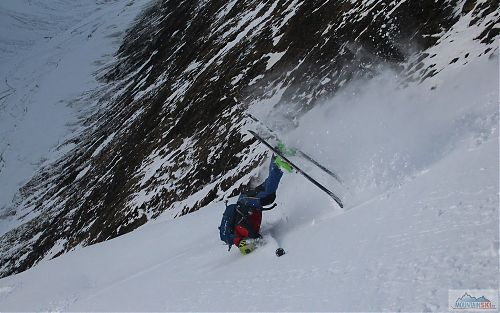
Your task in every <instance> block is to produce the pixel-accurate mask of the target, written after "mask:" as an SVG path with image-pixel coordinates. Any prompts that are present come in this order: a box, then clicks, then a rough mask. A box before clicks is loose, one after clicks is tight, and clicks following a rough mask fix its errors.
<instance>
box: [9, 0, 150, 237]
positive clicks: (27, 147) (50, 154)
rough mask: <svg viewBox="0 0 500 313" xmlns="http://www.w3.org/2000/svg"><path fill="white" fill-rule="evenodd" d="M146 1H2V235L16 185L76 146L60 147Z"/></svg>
mask: <svg viewBox="0 0 500 313" xmlns="http://www.w3.org/2000/svg"><path fill="white" fill-rule="evenodd" d="M148 3H150V0H134V1H70V0H66V1H64V0H60V1H54V0H53V1H28V0H22V1H19V0H2V2H1V3H0V27H1V29H2V32H0V185H1V186H2V187H1V188H0V217H2V218H0V234H3V233H5V232H7V231H8V230H10V229H12V228H13V227H15V225H17V224H18V223H19V222H12V221H13V220H14V219H13V218H12V216H11V214H15V213H14V212H10V211H9V209H10V207H11V206H12V204H13V202H15V201H16V198H15V196H16V193H17V192H18V190H19V188H20V187H21V186H23V185H24V184H25V183H26V182H27V181H28V180H29V179H30V177H32V175H33V174H34V173H35V171H37V170H38V169H40V167H41V166H43V165H45V164H49V163H50V161H53V160H54V159H57V158H58V157H60V156H62V155H64V153H66V152H69V151H70V150H71V148H72V147H73V146H72V145H71V144H66V145H62V144H63V143H65V141H66V140H67V139H68V138H69V137H70V136H77V135H78V125H79V121H80V119H81V118H84V117H85V116H87V115H88V114H89V113H90V112H91V110H92V108H93V107H94V106H95V104H96V99H97V96H96V92H97V91H98V89H99V87H102V84H100V83H98V82H97V80H96V74H97V73H99V71H100V70H102V69H103V68H104V67H105V66H106V65H109V64H110V62H112V61H113V60H114V57H113V55H114V53H115V52H116V50H117V48H118V46H119V44H120V43H121V39H122V37H123V35H124V34H125V33H124V32H125V30H126V29H127V28H129V27H130V26H131V24H132V22H133V20H134V18H135V17H136V16H137V15H138V14H139V12H141V10H142V9H143V8H144V6H145V5H147V4H148ZM14 39H15V40H14ZM14 52H15V53H14ZM108 142H109V141H108ZM84 174H85V173H84V171H82V172H81V173H80V175H79V176H80V177H81V176H83V175H84ZM2 215H9V216H7V217H5V216H2Z"/></svg>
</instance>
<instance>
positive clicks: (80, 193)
mask: <svg viewBox="0 0 500 313" xmlns="http://www.w3.org/2000/svg"><path fill="white" fill-rule="evenodd" d="M497 22H498V1H486V0H484V1H475V0H467V1H430V0H429V1H428V0H424V1H406V0H398V1H370V0H364V1H352V0H342V1H301V0H288V1H285V0H283V1H251V0H245V1H236V0H226V1H194V0H184V1H180V0H165V1H157V2H156V3H154V5H153V6H152V7H151V8H149V9H148V10H147V11H146V12H144V13H143V15H142V16H141V17H140V19H139V20H138V21H137V23H136V24H135V26H134V27H133V28H131V29H130V31H129V33H128V35H127V36H126V38H125V40H124V42H123V44H122V46H121V48H120V50H119V51H118V61H117V62H116V63H115V64H113V65H112V66H111V67H109V68H106V69H104V70H103V72H102V73H101V75H100V76H99V78H100V79H101V80H103V81H105V82H106V88H104V89H103V90H101V91H99V92H98V93H96V94H94V95H93V97H98V98H99V104H98V108H99V109H98V110H97V111H96V112H95V113H93V114H92V115H91V116H88V118H87V119H86V120H85V121H84V129H83V130H82V131H81V132H80V133H79V135H75V136H74V138H73V139H71V140H70V142H67V143H65V144H66V145H70V144H71V145H74V148H73V149H72V150H71V151H70V152H69V153H68V154H67V155H66V156H65V157H63V158H61V159H60V160H59V161H57V162H56V163H54V164H52V165H51V166H48V167H45V168H43V169H42V170H41V171H40V173H39V175H37V176H36V177H35V178H34V179H33V180H32V181H31V182H30V183H28V184H27V185H26V186H25V187H24V188H23V189H22V194H21V197H20V200H19V202H18V203H17V205H16V206H15V207H13V208H12V214H15V216H16V217H17V218H18V219H20V220H21V221H23V222H24V224H22V225H21V226H20V227H18V228H16V229H14V230H12V231H10V232H8V233H7V234H5V235H3V236H2V237H1V238H0V242H1V245H0V252H1V254H0V258H1V262H0V263H1V267H2V268H1V275H2V276H5V275H9V274H13V273H17V272H20V271H23V270H26V269H27V268H29V267H31V266H33V265H34V264H36V263H37V262H39V261H40V260H42V259H44V258H52V257H56V256H58V255H60V254H62V253H64V252H66V251H69V250H72V249H74V248H77V247H79V246H85V245H90V244H94V243H97V242H101V241H104V240H108V239H111V238H114V237H116V236H120V235H122V234H124V233H127V232H130V231H132V230H134V229H135V228H137V227H139V226H141V225H142V224H144V223H146V222H147V221H148V220H150V219H154V218H156V217H158V216H159V215H160V214H167V215H169V216H171V217H178V216H181V215H184V214H187V213H189V212H192V211H195V210H198V209H199V208H201V207H203V206H205V205H206V204H208V203H209V202H211V201H214V200H221V199H224V198H227V197H228V196H230V195H236V194H237V192H238V191H239V190H240V189H241V188H243V187H244V186H245V185H246V184H247V183H248V182H249V180H250V178H251V177H252V176H254V175H255V174H256V168H257V167H258V164H259V163H260V162H262V161H263V159H264V158H265V151H263V150H262V149H261V148H260V147H257V145H256V143H255V142H254V141H253V140H252V139H251V138H250V137H248V136H246V135H245V134H244V132H243V131H242V129H241V128H242V126H243V125H245V124H248V123H250V121H248V120H247V119H245V118H244V115H243V113H244V112H245V111H246V110H247V109H248V107H251V106H252V105H255V104H257V103H259V104H263V103H265V105H266V106H267V107H274V108H281V110H282V111H284V112H285V115H287V116H288V118H289V119H290V120H293V118H295V117H297V116H300V114H301V113H303V112H306V111H307V110H308V109H310V108H311V107H313V106H314V105H315V104H316V103H317V102H318V101H321V99H324V98H325V97H329V96H331V95H332V94H334V93H335V92H337V91H338V90H341V89H342V87H343V86H344V85H345V84H346V83H347V82H349V81H350V80H353V79H357V78H364V77H368V78H369V77H371V76H373V75H376V74H377V72H378V71H379V70H380V68H381V65H383V66H384V67H391V68H393V69H394V70H396V71H398V72H399V73H400V74H401V76H402V77H403V78H404V79H402V84H404V83H405V82H406V83H410V82H412V81H413V82H417V83H418V82H419V81H422V80H425V79H428V78H430V77H432V76H434V75H436V74H437V73H439V72H440V71H443V70H445V69H446V67H447V66H450V65H454V64H458V63H461V62H462V63H463V62H467V60H468V58H469V59H470V58H472V57H475V56H477V55H479V54H491V55H492V53H493V52H494V51H495V50H496V49H497V48H496V45H495V42H494V41H495V36H497V35H498V28H497ZM460 38H461V39H462V40H468V41H471V42H474V47H477V49H476V50H474V51H462V50H460V47H459V45H458V44H457V45H456V46H454V45H455V44H456V42H457V41H458V40H459V39H460ZM443 46H446V47H448V48H446V47H445V48H443ZM445 50H446V51H447V53H446V55H445V54H443V53H442V52H443V51H445ZM472 54H475V55H474V56H473V55H472ZM214 229H216V225H214Z"/></svg>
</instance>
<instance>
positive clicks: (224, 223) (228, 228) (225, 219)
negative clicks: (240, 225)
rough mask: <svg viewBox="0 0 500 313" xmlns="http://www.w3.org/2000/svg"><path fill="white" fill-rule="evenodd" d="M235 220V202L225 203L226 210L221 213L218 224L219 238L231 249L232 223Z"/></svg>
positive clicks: (232, 237) (232, 238)
mask: <svg viewBox="0 0 500 313" xmlns="http://www.w3.org/2000/svg"><path fill="white" fill-rule="evenodd" d="M235 222H236V204H230V205H226V210H225V211H224V214H222V220H221V222H220V226H219V232H220V240H222V241H224V242H225V243H226V244H227V245H228V246H229V249H228V250H231V246H232V245H233V240H234V226H235V225H234V224H235Z"/></svg>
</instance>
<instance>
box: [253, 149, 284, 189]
mask: <svg viewBox="0 0 500 313" xmlns="http://www.w3.org/2000/svg"><path fill="white" fill-rule="evenodd" d="M282 176H283V171H282V170H281V169H280V168H279V167H278V166H277V165H276V164H275V163H274V158H272V159H271V164H270V165H269V175H268V176H267V178H266V180H265V181H264V183H263V187H264V188H263V189H264V190H262V191H259V192H258V193H257V198H261V199H263V198H266V197H269V196H271V195H272V194H274V193H276V190H278V185H279V183H280V180H281V177H282ZM259 187H260V186H259ZM261 188H262V187H261ZM261 188H259V189H261Z"/></svg>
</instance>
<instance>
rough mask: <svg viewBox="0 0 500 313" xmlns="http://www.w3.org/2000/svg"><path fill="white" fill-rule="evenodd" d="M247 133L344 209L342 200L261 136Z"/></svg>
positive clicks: (252, 132)
mask: <svg viewBox="0 0 500 313" xmlns="http://www.w3.org/2000/svg"><path fill="white" fill-rule="evenodd" d="M248 132H249V133H250V134H252V136H254V137H255V138H256V139H257V140H258V141H260V142H261V143H263V144H264V145H265V146H266V147H267V148H269V149H270V150H271V151H273V152H274V153H275V154H277V155H279V156H280V157H281V158H282V159H283V160H285V161H286V162H288V163H289V164H290V165H292V167H293V168H294V170H295V171H296V172H297V173H299V174H301V175H302V176H304V177H305V178H306V179H307V180H309V181H310V182H311V183H313V184H314V185H315V186H316V187H318V188H319V189H321V190H323V191H324V192H325V193H326V194H328V195H329V196H330V197H331V198H332V199H333V200H335V202H337V204H338V205H339V206H340V207H341V208H343V207H344V204H343V203H342V200H340V198H339V197H337V196H336V195H335V194H334V193H333V192H332V191H330V190H329V189H327V188H326V187H325V186H323V185H322V184H320V183H319V182H318V181H317V180H315V179H314V178H312V177H311V176H310V175H309V174H307V173H306V172H304V171H303V170H302V169H301V168H300V167H298V166H297V165H296V164H294V163H293V162H292V161H290V160H289V159H288V158H287V157H286V156H284V155H283V154H282V153H281V151H279V150H278V149H276V148H275V147H273V146H272V145H271V144H269V143H268V142H267V141H266V140H264V139H263V138H262V137H261V136H259V135H257V134H256V133H255V132H254V131H252V130H249V131H248Z"/></svg>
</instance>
